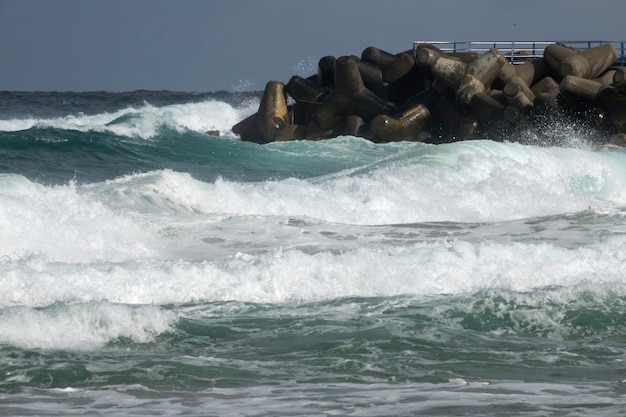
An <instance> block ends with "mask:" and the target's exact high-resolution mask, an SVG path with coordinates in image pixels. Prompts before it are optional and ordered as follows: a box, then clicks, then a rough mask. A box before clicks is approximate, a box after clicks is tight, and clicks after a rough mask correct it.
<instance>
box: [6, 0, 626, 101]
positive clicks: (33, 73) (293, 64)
mask: <svg viewBox="0 0 626 417" xmlns="http://www.w3.org/2000/svg"><path fill="white" fill-rule="evenodd" d="M625 16H626V1H624V0H594V1H589V0H517V1H510V0H472V1H469V0H430V1H417V0H412V1H408V0H386V1H380V0H379V1H374V0H310V1H300V0H263V1H261V0H177V1H174V0H167V1H166V0H0V57H2V58H1V62H0V90H40V91H93V90H107V91H130V90H136V89H150V90H176V91H193V92H207V91H216V90H231V91H232V90H238V89H254V90H260V89H262V88H263V87H264V85H265V83H266V82H267V81H269V80H272V79H275V80H279V81H284V82H286V81H288V80H289V77H291V75H293V74H300V75H310V74H313V73H314V72H315V66H316V64H317V61H318V60H319V58H321V57H322V56H324V55H334V56H339V55H348V54H355V55H360V54H361V52H362V50H363V49H364V48H366V47H367V46H376V47H379V48H381V49H384V50H387V51H389V52H394V53H396V52H400V51H403V50H407V49H410V48H411V46H412V42H413V41H414V40H513V39H514V40H581V39H589V40H611V41H617V40H626V33H624V31H623V27H624V17H625Z"/></svg>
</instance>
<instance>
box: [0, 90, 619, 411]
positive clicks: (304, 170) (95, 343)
mask: <svg viewBox="0 0 626 417" xmlns="http://www.w3.org/2000/svg"><path fill="white" fill-rule="evenodd" d="M2 94H3V97H2V100H0V230H2V233H1V234H0V289H1V290H0V414H2V415H38V416H48V415H50V416H52V415H197V416H207V415H214V416H244V415H245V416H276V415H290V416H292V415H311V416H315V415H360V416H389V415H406V416H409V415H411V416H412V415H433V416H434V415H442V416H450V415H455V416H456V415H467V416H470V415H471V416H518V415H525V416H572V415H577V416H598V415H602V416H613V415H615V416H617V415H621V414H622V413H623V409H624V406H625V400H624V398H626V397H625V396H624V394H625V393H626V363H625V362H624V361H625V359H626V356H625V353H626V352H625V350H626V347H625V346H626V343H625V342H626V327H625V326H626V313H625V311H626V310H625V306H626V295H625V294H626V262H625V260H626V255H625V254H626V209H625V207H626V168H625V167H626V152H624V151H623V150H621V149H595V148H592V147H591V146H588V145H587V144H586V141H585V139H584V138H585V134H584V132H580V133H577V132H576V129H575V128H571V127H570V128H568V129H567V131H565V130H564V131H563V132H564V133H563V135H564V136H565V140H563V141H562V143H560V144H559V146H552V147H537V146H531V145H524V144H520V143H515V142H508V141H503V142H494V141H488V140H478V141H470V142H459V143H453V144H446V145H427V144H421V143H407V142H400V143H390V144H372V143H370V142H367V141H365V140H363V139H359V138H354V137H339V138H336V139H332V140H327V141H320V142H308V141H300V142H286V143H273V144H268V145H263V146H260V145H256V144H251V143H244V142H240V141H239V140H237V139H236V138H235V137H233V135H232V133H231V132H230V127H231V126H232V125H233V124H234V123H236V122H237V121H238V120H241V119H242V118H243V117H245V116H247V115H248V114H250V113H252V112H253V111H255V109H256V106H257V105H258V99H259V97H258V94H254V93H247V94H227V93H214V94H207V95H194V94H181V93H169V92H135V93H125V94H109V93H90V94H87V93H83V94H72V93H20V94H18V93H2ZM208 130H219V131H220V135H219V136H210V135H207V134H206V133H205V132H207V131H208ZM505 139H506V138H505Z"/></svg>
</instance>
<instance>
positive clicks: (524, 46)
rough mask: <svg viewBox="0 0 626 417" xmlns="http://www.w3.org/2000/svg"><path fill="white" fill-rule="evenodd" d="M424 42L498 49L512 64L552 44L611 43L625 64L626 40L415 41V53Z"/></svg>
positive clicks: (449, 49) (446, 48) (447, 48)
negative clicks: (625, 47) (625, 48)
mask: <svg viewBox="0 0 626 417" xmlns="http://www.w3.org/2000/svg"><path fill="white" fill-rule="evenodd" d="M422 43H429V44H432V45H434V46H436V47H437V48H439V49H441V50H442V51H443V52H446V53H455V52H476V53H479V54H481V53H484V52H486V51H488V50H489V49H491V48H496V49H498V50H499V51H500V52H501V53H502V54H504V56H505V57H506V58H507V59H508V60H509V62H510V63H511V64H522V63H524V62H526V61H527V60H529V59H533V58H541V57H543V51H544V49H546V47H547V46H548V45H550V44H554V43H557V44H561V45H565V46H568V47H570V48H573V49H577V50H583V49H588V48H592V47H594V46H598V45H602V44H605V43H610V44H612V45H613V47H614V48H615V50H616V51H617V55H618V62H616V64H617V65H621V66H625V63H626V62H625V50H624V45H625V44H626V41H415V42H413V53H415V52H416V51H417V47H418V46H419V45H420V44H422Z"/></svg>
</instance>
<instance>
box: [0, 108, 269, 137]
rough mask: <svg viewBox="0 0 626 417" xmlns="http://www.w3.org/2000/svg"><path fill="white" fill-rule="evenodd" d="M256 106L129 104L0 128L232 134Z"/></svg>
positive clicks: (3, 122) (131, 133) (11, 122)
mask: <svg viewBox="0 0 626 417" xmlns="http://www.w3.org/2000/svg"><path fill="white" fill-rule="evenodd" d="M256 107H258V103H255V102H251V103H250V104H249V105H248V106H244V107H242V108H236V107H233V106H231V105H229V104H227V103H224V102H221V101H213V100H211V101H205V102H199V103H188V104H171V105H166V106H162V107H155V106H152V105H150V104H145V105H144V106H141V107H138V108H134V107H128V108H125V109H121V110H118V111H116V112H112V113H100V114H95V115H69V116H65V117H57V118H50V119H40V118H24V119H9V120H0V131H5V132H13V131H19V130H26V129H30V128H33V127H38V128H48V127H49V128H57V129H64V130H78V131H81V132H89V131H94V132H110V133H114V134H116V135H119V136H127V137H139V138H143V139H149V138H152V137H154V136H155V135H156V134H157V132H158V129H159V128H160V127H161V126H166V127H168V128H171V129H174V130H176V131H179V132H182V131H184V130H190V131H195V132H200V133H205V132H206V131H209V130H219V131H220V133H221V134H222V135H226V136H232V131H231V128H232V126H233V125H234V124H236V123H237V122H239V121H240V120H242V119H243V118H244V117H247V116H248V115H250V114H252V113H253V112H254V111H255V109H256Z"/></svg>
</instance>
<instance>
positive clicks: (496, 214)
mask: <svg viewBox="0 0 626 417" xmlns="http://www.w3.org/2000/svg"><path fill="white" fill-rule="evenodd" d="M625 167H626V154H624V153H610V152H604V153H602V152H591V151H587V150H580V149H560V148H548V149H543V148H533V147H527V146H521V145H515V144H496V143H493V142H486V141H480V142H477V143H472V142H468V143H464V144H455V145H454V146H450V147H448V148H446V147H431V148H426V150H424V151H422V152H421V153H420V154H417V155H416V156H414V157H411V158H407V159H406V160H405V161H400V162H397V161H396V162H393V163H386V164H381V165H378V166H373V167H369V168H367V169H360V170H347V171H342V172H339V173H336V174H331V175H328V176H326V177H321V178H318V179H314V180H302V179H297V178H288V179H285V180H280V181H274V180H272V181H264V182H259V183H241V182H231V181H227V180H222V179H218V180H217V181H215V182H214V183H211V184H207V183H202V182H200V181H197V180H194V179H192V178H191V177H190V176H188V175H187V174H179V173H173V172H171V171H159V172H152V173H147V174H140V175H135V176H129V177H124V178H120V179H118V180H116V181H113V182H109V183H108V184H107V187H108V189H107V193H113V194H115V193H118V194H121V193H122V191H119V190H124V191H123V192H124V194H125V196H124V198H123V200H125V204H130V205H133V204H139V202H140V201H141V200H142V198H149V199H150V200H151V201H154V202H155V204H157V205H159V206H163V205H167V206H168V207H169V208H170V209H173V210H181V211H183V212H187V211H190V210H191V211H194V212H198V213H206V214H209V213H226V214H231V215H274V216H284V215H287V216H305V217H310V218H316V219H321V220H324V221H329V222H335V223H348V224H362V225H366V224H391V223H412V222H428V221H457V222H485V221H505V220H513V219H522V218H530V217H535V216H541V215H549V214H556V213H571V212H579V211H583V210H586V209H589V208H593V209H596V208H597V209H604V208H607V207H615V206H617V207H621V206H625V205H626V168H625ZM128 193H130V194H131V195H130V196H129V194H128ZM133 193H134V195H132V194H133ZM129 197H130V198H131V200H129V199H128V198H129ZM120 199H122V197H120ZM133 200H134V202H135V203H133ZM142 204H143V203H142Z"/></svg>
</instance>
